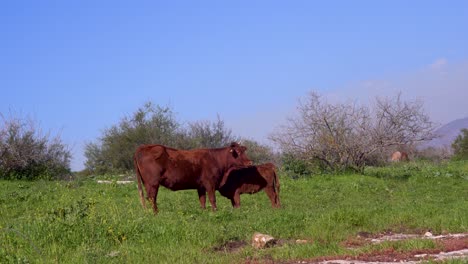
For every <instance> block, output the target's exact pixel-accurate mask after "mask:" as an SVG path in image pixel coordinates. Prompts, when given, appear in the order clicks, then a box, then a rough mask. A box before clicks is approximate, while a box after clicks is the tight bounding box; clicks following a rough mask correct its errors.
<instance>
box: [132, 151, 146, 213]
mask: <svg viewBox="0 0 468 264" xmlns="http://www.w3.org/2000/svg"><path fill="white" fill-rule="evenodd" d="M133 165H134V166H135V173H136V178H137V182H138V193H139V194H140V202H141V205H142V206H143V208H146V203H145V197H144V193H143V188H142V186H141V185H142V183H143V179H142V178H141V172H140V168H139V167H138V160H137V154H136V153H135V156H133Z"/></svg>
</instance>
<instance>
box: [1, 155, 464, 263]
mask: <svg viewBox="0 0 468 264" xmlns="http://www.w3.org/2000/svg"><path fill="white" fill-rule="evenodd" d="M280 180H281V193H280V197H281V202H282V205H283V208H281V209H276V210H274V209H271V208H270V203H269V200H268V199H267V197H266V195H265V194H264V193H258V194H255V195H243V196H241V202H242V205H241V208H240V209H237V210H235V209H232V208H231V204H230V201H229V200H227V199H225V198H224V197H222V196H220V195H219V194H217V201H218V211H217V212H211V211H210V210H205V211H203V210H201V209H199V203H198V198H197V193H196V191H195V190H188V191H179V192H171V191H169V190H167V189H164V188H161V189H160V192H159V197H158V202H159V208H160V213H159V214H158V215H157V216H154V215H153V214H152V212H151V211H150V210H149V209H148V210H146V211H145V210H143V209H142V207H141V205H140V203H139V199H138V192H137V189H136V184H129V185H118V184H98V183H96V181H95V179H85V180H76V181H69V182H54V181H52V182H50V181H38V182H26V181H0V263H242V262H245V261H248V260H259V261H263V260H294V259H307V258H312V257H317V256H325V255H335V254H357V252H354V251H352V252H351V251H350V250H349V249H346V247H344V246H343V245H342V242H343V241H344V240H346V239H348V238H350V237H355V236H356V234H357V233H358V232H368V233H379V232H384V231H388V230H392V231H393V232H406V233H424V232H425V231H427V230H431V231H432V232H433V233H434V234H440V233H448V232H468V162H458V163H453V162H452V163H447V164H442V165H432V164H427V163H408V164H400V165H398V166H392V167H386V168H367V169H366V170H365V174H364V175H358V174H346V175H317V176H310V177H307V178H299V179H295V180H293V179H291V178H289V177H287V176H285V174H283V173H282V174H281V175H280ZM254 232H261V233H266V234H270V235H272V236H274V237H275V238H279V239H284V240H285V241H293V240H296V239H305V240H309V241H313V243H308V244H295V243H285V244H283V245H282V246H277V247H272V248H267V249H263V250H255V249H253V248H252V247H251V246H249V245H247V246H245V247H242V248H241V249H239V250H238V251H236V252H227V251H223V250H219V249H220V248H221V249H222V245H225V244H226V243H228V242H232V241H238V242H239V241H245V242H247V244H250V239H251V236H252V235H253V233H254ZM398 247H399V248H401V249H402V250H404V249H408V248H409V249H413V248H426V247H434V243H433V242H430V241H423V242H421V241H419V242H418V241H409V242H407V243H405V242H400V243H399V244H398Z"/></svg>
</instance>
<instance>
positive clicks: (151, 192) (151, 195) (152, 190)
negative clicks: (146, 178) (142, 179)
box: [146, 183, 159, 214]
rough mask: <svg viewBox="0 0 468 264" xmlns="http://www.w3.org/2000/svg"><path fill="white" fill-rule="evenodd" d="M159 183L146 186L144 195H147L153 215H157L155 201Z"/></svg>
mask: <svg viewBox="0 0 468 264" xmlns="http://www.w3.org/2000/svg"><path fill="white" fill-rule="evenodd" d="M158 190H159V183H158V184H155V185H148V187H147V188H146V193H147V194H148V200H149V202H150V203H151V206H152V207H153V212H154V214H157V213H158V204H157V202H156V199H157V198H158Z"/></svg>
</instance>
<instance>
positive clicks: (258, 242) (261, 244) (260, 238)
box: [252, 232, 276, 249]
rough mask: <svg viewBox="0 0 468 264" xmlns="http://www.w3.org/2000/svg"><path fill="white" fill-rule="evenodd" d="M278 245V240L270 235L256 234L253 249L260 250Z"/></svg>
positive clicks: (253, 238)
mask: <svg viewBox="0 0 468 264" xmlns="http://www.w3.org/2000/svg"><path fill="white" fill-rule="evenodd" d="M275 243H276V239H275V238H274V237H272V236H270V235H266V234H261V233H258V232H255V233H254V234H253V236H252V247H254V248H257V249H260V248H265V247H269V246H271V245H274V244H275Z"/></svg>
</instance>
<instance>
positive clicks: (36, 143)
mask: <svg viewBox="0 0 468 264" xmlns="http://www.w3.org/2000/svg"><path fill="white" fill-rule="evenodd" d="M0 116H1V119H2V122H1V124H0V125H1V126H0V178H1V179H28V180H35V179H57V178H61V177H64V176H65V175H68V174H69V173H70V158H71V154H70V151H69V149H68V148H67V146H66V145H65V144H64V143H62V141H61V139H60V137H59V136H56V137H53V138H50V137H49V135H43V134H42V133H41V130H40V129H39V128H38V125H37V124H36V123H35V122H33V121H31V120H26V119H23V118H19V117H9V118H5V117H4V116H3V115H0Z"/></svg>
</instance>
